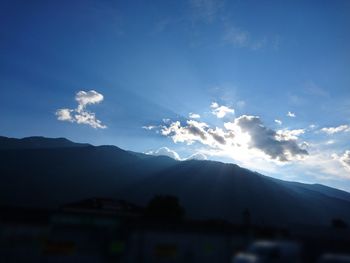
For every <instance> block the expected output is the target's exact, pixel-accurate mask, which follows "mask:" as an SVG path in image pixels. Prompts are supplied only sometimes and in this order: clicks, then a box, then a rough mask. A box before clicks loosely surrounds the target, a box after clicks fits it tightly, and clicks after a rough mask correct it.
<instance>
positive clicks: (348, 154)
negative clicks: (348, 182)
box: [339, 150, 350, 170]
mask: <svg viewBox="0 0 350 263" xmlns="http://www.w3.org/2000/svg"><path fill="white" fill-rule="evenodd" d="M339 161H340V163H341V164H342V165H343V166H344V167H345V168H347V169H349V170H350V151H348V150H347V151H345V152H344V154H343V155H342V156H340V158H339Z"/></svg>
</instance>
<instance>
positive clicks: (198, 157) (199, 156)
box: [186, 153, 208, 160]
mask: <svg viewBox="0 0 350 263" xmlns="http://www.w3.org/2000/svg"><path fill="white" fill-rule="evenodd" d="M186 160H208V157H207V156H206V155H205V154H204V153H194V154H192V155H190V156H189V157H187V158H186Z"/></svg>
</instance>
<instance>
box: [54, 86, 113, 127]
mask: <svg viewBox="0 0 350 263" xmlns="http://www.w3.org/2000/svg"><path fill="white" fill-rule="evenodd" d="M75 100H76V101H77V102H78V106H77V108H75V109H67V108H64V109H58V110H57V111H56V113H55V114H56V116H57V119H58V120H59V121H69V122H75V123H78V124H86V125H89V126H91V127H93V128H95V129H96V128H100V129H105V128H107V126H106V125H103V124H102V122H101V121H100V120H98V119H97V118H96V116H95V113H93V112H90V111H88V110H86V106H87V105H89V104H98V103H100V102H102V101H103V95H102V94H100V93H98V92H97V91H94V90H90V91H87V92H86V91H79V92H77V94H76V95H75Z"/></svg>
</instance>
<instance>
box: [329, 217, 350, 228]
mask: <svg viewBox="0 0 350 263" xmlns="http://www.w3.org/2000/svg"><path fill="white" fill-rule="evenodd" d="M332 226H333V227H335V228H347V227H348V225H347V224H346V223H345V221H344V220H342V219H340V218H333V219H332Z"/></svg>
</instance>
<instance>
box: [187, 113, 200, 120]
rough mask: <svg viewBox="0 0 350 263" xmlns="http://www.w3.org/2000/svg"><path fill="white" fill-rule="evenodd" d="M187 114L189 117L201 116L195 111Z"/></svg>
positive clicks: (196, 117)
mask: <svg viewBox="0 0 350 263" xmlns="http://www.w3.org/2000/svg"><path fill="white" fill-rule="evenodd" d="M188 116H189V117H190V118H191V119H199V118H200V117H201V115H199V114H197V113H192V112H191V113H190V114H188Z"/></svg>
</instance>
